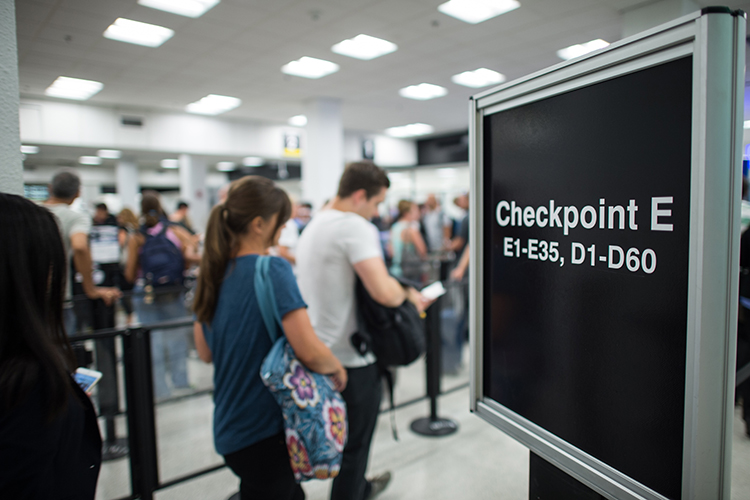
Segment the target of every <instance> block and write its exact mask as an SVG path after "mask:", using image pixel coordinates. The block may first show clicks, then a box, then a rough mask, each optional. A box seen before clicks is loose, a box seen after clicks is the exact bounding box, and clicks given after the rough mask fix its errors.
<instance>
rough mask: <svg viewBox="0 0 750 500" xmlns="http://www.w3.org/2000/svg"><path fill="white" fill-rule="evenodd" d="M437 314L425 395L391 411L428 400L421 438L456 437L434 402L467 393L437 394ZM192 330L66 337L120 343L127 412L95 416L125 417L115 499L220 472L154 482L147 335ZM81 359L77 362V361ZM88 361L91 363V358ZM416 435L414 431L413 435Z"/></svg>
mask: <svg viewBox="0 0 750 500" xmlns="http://www.w3.org/2000/svg"><path fill="white" fill-rule="evenodd" d="M446 265H447V264H446ZM446 265H444V266H441V267H442V268H443V269H442V270H441V276H440V277H441V278H445V275H446V274H447V267H446ZM435 277H437V276H435ZM455 287H465V284H460V283H456V282H452V283H449V282H448V281H447V280H446V288H448V289H449V290H450V289H451V288H455ZM182 290H183V288H181V287H179V288H169V289H167V288H165V289H155V290H154V292H153V293H154V294H160V293H174V292H175V291H182ZM138 295H146V294H145V293H136V292H125V293H123V297H134V296H138ZM444 298H445V297H444ZM82 300H89V299H88V298H87V297H85V296H84V297H81V296H79V297H74V299H73V302H75V301H82ZM441 309H442V306H441V299H439V300H438V301H437V302H436V303H435V304H433V305H432V306H431V307H430V308H429V309H428V310H427V318H426V320H427V323H428V327H427V332H428V333H427V335H428V353H427V356H426V359H425V365H426V375H427V378H426V393H425V394H424V395H423V396H420V397H416V398H413V399H409V400H407V401H403V402H401V403H399V404H397V405H395V408H396V409H402V408H405V407H408V406H411V405H413V404H416V403H419V402H422V401H424V400H425V399H429V402H430V416H429V417H426V418H424V419H419V420H424V421H425V422H426V424H425V425H426V426H427V427H426V429H427V431H428V432H420V434H423V435H446V434H449V433H452V432H455V431H456V430H457V429H458V427H457V425H456V424H455V423H454V422H453V421H451V420H448V419H440V418H439V417H438V416H437V411H438V410H437V398H438V396H441V395H447V394H451V393H453V392H456V391H459V390H462V389H465V388H467V387H468V383H463V384H458V385H456V386H455V387H451V388H450V389H448V390H445V391H443V390H441V387H440V375H441V366H440V358H441V350H442V346H441V324H440V318H441ZM192 324H193V319H192V318H191V317H188V316H186V317H182V318H176V319H172V320H168V321H161V322H158V323H150V324H135V325H133V326H130V327H126V328H105V329H100V330H96V331H93V332H86V333H80V334H79V335H74V336H71V337H70V341H71V343H72V344H73V345H74V348H76V347H77V346H80V347H82V346H83V345H84V342H86V341H94V342H95V343H96V344H97V346H99V345H100V344H101V343H102V342H105V341H106V342H111V343H112V344H114V341H115V340H116V339H117V338H121V339H122V346H123V350H122V359H121V360H118V359H114V362H113V366H115V367H116V366H117V364H118V363H119V362H122V368H123V370H122V371H123V374H124V384H123V387H124V392H125V402H126V406H127V408H126V410H125V411H122V410H121V409H120V408H119V405H118V408H117V410H116V411H115V412H114V413H111V412H110V413H108V414H107V415H104V414H103V413H102V412H101V411H100V415H99V417H102V418H107V419H108V420H109V419H111V417H112V416H114V415H125V416H127V438H126V439H125V440H124V441H125V442H126V443H127V445H126V447H125V450H126V454H127V456H128V459H129V462H130V476H131V477H130V486H131V492H132V493H131V495H129V496H125V497H119V498H118V499H117V500H130V499H143V500H152V499H153V497H154V493H155V492H156V491H158V490H161V489H164V488H168V487H171V486H175V485H177V484H180V483H184V482H186V481H190V480H192V479H196V478H199V477H202V476H204V475H206V474H210V473H212V472H215V471H217V470H220V469H222V468H224V467H225V464H223V463H222V464H217V465H215V466H211V467H207V468H203V469H200V470H196V471H193V472H190V473H188V474H185V475H182V476H180V477H176V478H173V479H170V480H168V481H164V482H162V481H161V480H160V477H159V476H160V474H159V467H158V463H159V462H158V448H157V437H156V436H157V432H156V418H155V404H154V388H153V366H152V359H151V331H152V330H155V329H163V330H164V329H175V328H185V327H189V326H192ZM81 359H83V358H79V360H81ZM91 359H93V357H92V358H91ZM91 359H90V360H89V362H84V363H81V364H89V363H90V361H91ZM84 361H85V360H84ZM117 372H118V371H117V370H112V375H111V376H112V377H115V378H116V377H117ZM115 382H116V381H115ZM115 385H117V384H115ZM101 389H102V387H100V388H99V391H101ZM210 392H212V389H209V390H202V391H201V390H199V391H195V392H192V393H190V394H187V395H183V396H179V397H175V398H171V399H170V400H169V401H170V402H171V401H175V400H178V399H185V398H191V397H195V396H200V395H204V394H206V393H210ZM385 411H387V410H383V411H381V413H384V412H385ZM417 422H418V421H415V422H414V423H413V424H412V428H414V426H415V424H416V423H417ZM415 432H419V431H417V430H416V429H415Z"/></svg>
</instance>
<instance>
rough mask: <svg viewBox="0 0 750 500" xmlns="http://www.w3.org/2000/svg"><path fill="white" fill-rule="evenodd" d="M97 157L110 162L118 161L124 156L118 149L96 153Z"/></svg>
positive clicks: (102, 150) (101, 150)
mask: <svg viewBox="0 0 750 500" xmlns="http://www.w3.org/2000/svg"><path fill="white" fill-rule="evenodd" d="M96 156H98V157H99V158H107V159H108V160H117V159H119V158H120V157H121V156H122V151H119V150H117V149H100V150H99V151H97V152H96Z"/></svg>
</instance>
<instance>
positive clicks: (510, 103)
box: [469, 8, 745, 500]
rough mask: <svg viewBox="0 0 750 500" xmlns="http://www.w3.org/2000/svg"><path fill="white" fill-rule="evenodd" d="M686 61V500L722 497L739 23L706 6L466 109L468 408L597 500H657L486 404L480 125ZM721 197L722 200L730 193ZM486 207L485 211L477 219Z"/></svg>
mask: <svg viewBox="0 0 750 500" xmlns="http://www.w3.org/2000/svg"><path fill="white" fill-rule="evenodd" d="M689 55H690V56H692V57H693V82H692V84H693V102H692V106H693V107H692V138H691V141H692V145H691V148H692V150H691V186H690V191H691V203H690V240H689V241H690V244H689V268H688V272H689V276H688V321H687V323H688V329H687V332H686V335H687V359H686V379H685V385H686V387H685V390H686V392H685V420H684V439H683V463H682V498H683V499H695V500H699V499H701V500H702V499H707V498H715V499H719V498H721V499H729V497H730V472H731V434H732V419H733V403H734V383H733V382H734V369H735V349H736V326H737V289H738V277H739V268H738V261H739V235H740V213H739V205H740V199H741V192H740V191H741V175H742V174H741V168H739V166H740V165H741V158H742V157H741V146H742V131H743V127H742V120H743V117H742V105H741V103H742V102H743V92H744V71H743V66H744V60H745V17H744V13H742V12H741V11H736V12H733V11H730V10H729V9H727V8H707V9H704V10H703V11H700V12H696V13H694V14H692V15H688V16H685V17H682V18H679V19H677V20H675V21H672V22H670V23H667V24H664V25H661V26H658V27H656V28H653V29H651V30H648V31H645V32H643V33H640V34H638V35H635V36H633V37H629V38H627V39H624V40H621V41H620V42H617V43H614V44H612V45H610V46H609V47H607V48H605V49H602V50H600V51H598V52H595V53H592V54H589V55H586V56H583V57H580V58H578V59H575V60H573V61H569V62H565V63H562V64H559V65H557V66H553V67H551V68H549V69H546V70H543V71H540V72H538V73H534V74H532V75H529V76H527V77H525V78H521V79H519V80H516V81H514V82H511V83H508V84H505V85H502V86H499V87H497V88H494V89H491V90H488V91H486V92H483V93H480V94H477V95H476V96H474V97H473V98H472V99H471V101H470V113H469V114H470V116H469V133H470V157H469V163H470V166H471V193H472V197H473V198H472V200H471V208H470V210H471V221H472V226H471V227H472V231H471V235H470V250H471V266H470V279H471V289H470V304H471V306H470V313H471V314H470V347H471V373H472V377H471V410H472V411H473V412H475V413H476V414H477V415H479V416H480V417H482V418H483V419H485V420H487V421H488V422H490V423H491V424H492V425H494V426H496V427H498V428H499V429H501V430H503V431H504V432H506V433H507V434H509V435H510V436H512V437H514V438H515V439H517V440H518V441H520V442H521V443H522V444H524V445H526V446H527V447H529V448H530V449H531V450H532V451H534V452H535V453H537V454H538V455H540V456H542V457H543V458H545V459H546V460H548V461H549V462H551V463H553V464H555V465H556V466H558V467H559V468H561V469H562V470H564V471H566V472H567V473H568V474H570V475H571V476H573V477H575V478H576V479H578V480H579V481H581V482H583V483H585V484H586V485H588V486H589V487H591V488H592V489H594V490H595V491H597V492H599V493H600V494H602V495H604V496H607V497H610V498H618V499H632V500H635V499H664V498H665V497H664V496H662V495H661V494H660V493H658V492H656V491H654V490H652V489H650V488H648V487H647V486H644V485H643V484H641V483H639V482H638V481H636V480H634V479H632V478H630V477H628V476H626V475H625V474H623V473H622V472H620V471H618V470H616V469H614V468H613V467H611V466H609V465H608V464H606V463H604V462H602V461H600V460H598V459H597V458H594V457H593V456H591V455H589V454H587V453H585V452H583V451H582V450H580V449H578V448H576V447H575V446H573V445H572V444H570V443H568V442H566V441H564V440H562V439H561V438H559V437H558V436H556V435H554V434H552V433H550V432H548V431H546V430H545V429H543V428H541V427H539V426H538V425H536V424H535V423H534V422H531V421H529V420H527V419H525V418H524V417H521V416H520V415H518V414H517V413H515V412H513V411H512V410H510V409H508V408H507V407H504V406H502V405H500V404H499V403H498V402H496V401H494V400H492V399H490V398H487V397H485V396H484V390H483V389H484V388H483V359H484V357H483V352H484V351H483V332H484V325H483V318H484V315H483V313H484V311H483V303H484V302H483V300H482V294H483V290H484V281H483V280H484V279H485V276H484V273H483V272H482V269H481V266H480V265H481V264H482V263H484V262H485V258H484V255H483V248H484V240H483V239H484V235H483V234H482V230H483V227H484V217H485V216H488V217H492V215H491V214H490V212H492V209H491V208H488V206H486V203H485V200H484V199H483V196H484V193H483V189H482V186H483V185H484V178H483V176H484V158H483V137H482V135H483V122H484V117H485V116H489V115H492V114H494V113H498V112H501V111H503V110H507V109H511V108H514V107H517V106H520V105H523V104H527V103H531V102H534V101H538V100H542V99H545V98H548V97H552V96H555V95H558V94H561V93H563V92H567V91H570V90H573V89H578V88H582V87H586V86H588V85H591V84H593V83H597V82H602V81H606V80H608V79H612V78H615V77H618V76H622V75H625V74H629V73H632V72H636V71H639V70H643V69H646V68H649V67H653V66H657V65H659V64H664V63H667V62H670V61H673V60H676V59H679V58H682V57H685V56H689ZM727 193H731V195H730V196H727ZM487 203H489V200H488V202H487ZM487 210H489V212H487V213H486V214H485V211H487Z"/></svg>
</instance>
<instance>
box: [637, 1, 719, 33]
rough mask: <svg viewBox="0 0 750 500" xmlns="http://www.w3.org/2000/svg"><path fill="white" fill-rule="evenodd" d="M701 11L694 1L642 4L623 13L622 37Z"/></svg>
mask: <svg viewBox="0 0 750 500" xmlns="http://www.w3.org/2000/svg"><path fill="white" fill-rule="evenodd" d="M717 5H719V4H717ZM700 9H701V6H700V5H698V4H697V3H695V2H693V1H692V0H660V1H658V2H651V3H647V4H646V5H644V4H642V3H641V4H639V5H637V6H636V7H634V8H632V9H628V10H625V11H623V13H622V37H623V38H625V37H628V36H630V35H635V34H636V33H640V32H641V31H645V30H647V29H649V28H653V27H654V26H658V25H660V24H663V23H666V22H669V21H672V20H674V19H677V18H678V17H682V16H684V15H687V14H692V13H693V12H695V11H697V10H700Z"/></svg>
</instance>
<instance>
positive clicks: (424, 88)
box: [398, 83, 448, 101]
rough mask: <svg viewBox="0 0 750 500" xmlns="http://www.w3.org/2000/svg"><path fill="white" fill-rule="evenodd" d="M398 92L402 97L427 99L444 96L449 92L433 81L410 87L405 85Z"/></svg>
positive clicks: (419, 99)
mask: <svg viewBox="0 0 750 500" xmlns="http://www.w3.org/2000/svg"><path fill="white" fill-rule="evenodd" d="M398 93H399V95H400V96H401V97H406V98H408V99H416V100H418V101H426V100H428V99H435V98H436V97H442V96H444V95H445V94H447V93H448V89H446V88H445V87H441V86H440V85H433V84H431V83H420V84H419V85H409V86H408V87H404V88H402V89H401V90H399V91H398Z"/></svg>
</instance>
